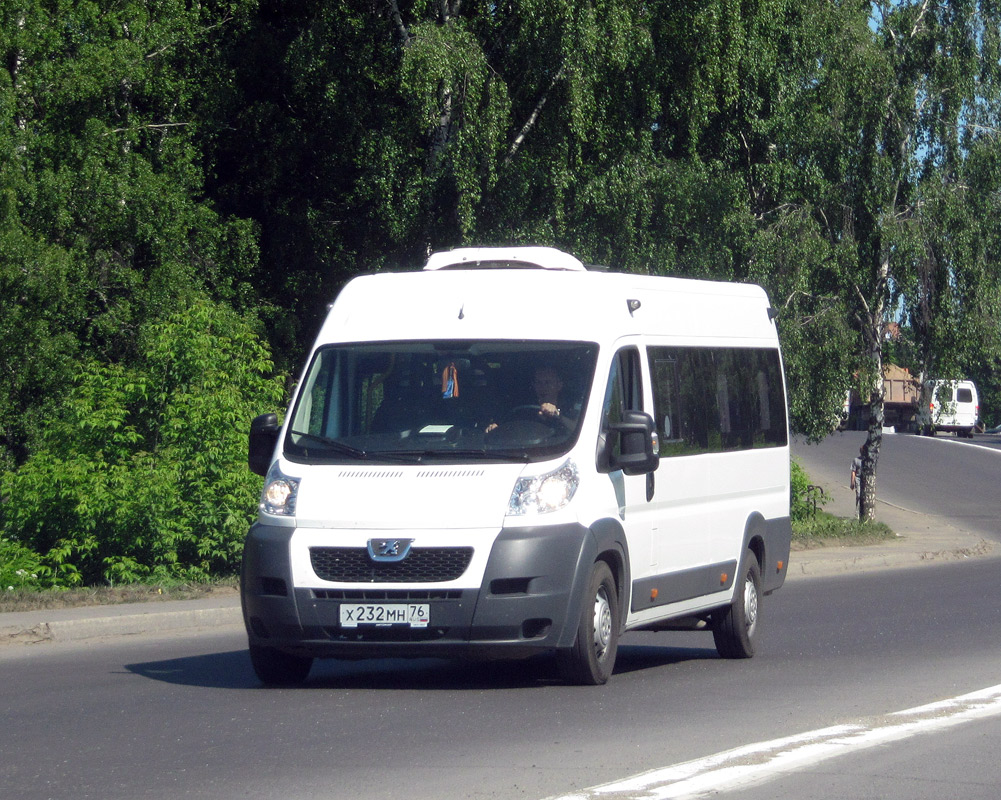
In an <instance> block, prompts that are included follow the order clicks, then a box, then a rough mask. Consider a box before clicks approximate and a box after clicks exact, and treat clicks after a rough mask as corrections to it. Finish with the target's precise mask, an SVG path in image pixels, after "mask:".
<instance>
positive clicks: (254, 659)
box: [250, 644, 313, 686]
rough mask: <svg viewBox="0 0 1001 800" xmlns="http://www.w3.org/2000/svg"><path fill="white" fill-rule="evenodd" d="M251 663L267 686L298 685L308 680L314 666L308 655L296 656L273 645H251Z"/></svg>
mask: <svg viewBox="0 0 1001 800" xmlns="http://www.w3.org/2000/svg"><path fill="white" fill-rule="evenodd" d="M250 663H251V664H252V665H253V667H254V673H255V674H256V675H257V677H258V679H259V680H260V681H261V683H263V684H265V685H266V686H298V685H299V684H301V683H302V682H303V681H305V680H306V676H307V675H309V670H310V668H311V667H312V666H313V659H312V658H309V657H308V656H294V655H291V654H289V653H283V652H282V651H281V650H276V649H275V648H273V647H262V646H261V645H258V644H252V645H250Z"/></svg>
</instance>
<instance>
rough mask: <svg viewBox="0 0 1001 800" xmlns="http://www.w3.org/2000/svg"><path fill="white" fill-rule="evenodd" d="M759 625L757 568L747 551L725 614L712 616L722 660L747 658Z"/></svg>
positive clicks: (759, 592) (759, 597) (759, 608)
mask: <svg viewBox="0 0 1001 800" xmlns="http://www.w3.org/2000/svg"><path fill="white" fill-rule="evenodd" d="M760 622H761V568H760V567H759V566H758V557H757V556H756V555H754V552H753V551H751V550H748V551H747V552H746V553H745V554H744V568H743V570H742V573H741V576H740V582H739V583H738V585H737V591H736V592H735V593H734V597H733V602H732V603H731V604H730V605H729V606H728V607H727V609H726V611H724V612H722V613H721V614H719V615H718V616H714V617H713V639H714V640H715V642H716V651H717V652H718V653H719V654H720V656H722V657H723V658H751V656H753V655H754V650H755V646H756V642H757V634H758V628H759V626H760Z"/></svg>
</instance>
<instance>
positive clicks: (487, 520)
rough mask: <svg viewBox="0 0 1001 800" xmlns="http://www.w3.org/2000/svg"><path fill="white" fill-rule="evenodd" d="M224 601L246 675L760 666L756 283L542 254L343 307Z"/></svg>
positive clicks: (785, 455)
mask: <svg viewBox="0 0 1001 800" xmlns="http://www.w3.org/2000/svg"><path fill="white" fill-rule="evenodd" d="M249 461H250V466H251V468H252V469H253V470H254V471H255V472H257V473H258V474H260V475H263V476H264V478H265V482H264V489H263V493H262V497H261V503H260V511H259V516H258V519H257V522H256V523H255V524H254V525H253V526H252V528H251V530H250V533H249V535H248V537H247V540H246V546H245V550H244V560H243V571H242V579H241V593H242V604H243V614H244V619H245V622H246V628H247V634H248V638H249V646H250V655H251V660H252V662H253V666H254V669H255V671H256V673H257V675H258V677H259V678H260V680H261V681H262V682H264V683H266V684H277V685H290V684H296V683H300V682H302V681H304V680H305V679H306V677H307V676H308V673H309V671H310V669H311V665H312V664H313V661H314V659H316V658H352V659H354V658H369V657H375V658H379V657H396V656H406V657H419V656H425V657H426V656H443V657H473V658H519V657H525V656H531V655H534V654H541V653H551V654H553V655H554V656H555V661H556V663H557V665H558V667H559V671H560V674H561V676H562V677H563V678H564V679H565V680H566V681H568V682H570V683H576V684H592V685H593V684H601V683H604V682H605V681H606V680H607V679H608V678H609V676H610V675H611V673H612V670H613V667H614V664H615V656H616V649H617V646H618V642H619V637H620V636H621V635H622V634H623V633H625V632H627V631H664V630H679V629H680V630H705V631H706V632H707V633H708V632H711V633H712V635H713V637H714V641H715V645H716V648H717V650H718V652H719V654H720V655H721V656H723V657H725V658H747V657H750V656H752V655H753V654H754V651H755V647H756V644H757V639H758V632H759V626H760V624H761V611H762V599H763V598H764V597H765V596H767V595H768V594H770V593H771V592H773V591H774V590H776V589H778V588H779V587H780V586H781V585H782V584H783V582H784V580H785V576H786V573H787V571H788V560H789V544H790V531H791V528H790V520H789V433H788V421H787V411H786V394H785V385H784V378H783V370H782V359H781V356H780V352H779V342H778V336H777V333H776V327H775V321H774V313H773V311H772V309H771V307H770V305H769V302H768V298H767V297H766V294H765V292H764V291H763V290H762V289H761V288H760V287H757V286H752V285H744V284H734V283H721V282H710V281H696V280H686V279H677V278H663V277H653V276H644V275H633V274H622V273H613V272H609V271H606V270H598V269H593V268H586V267H585V266H584V265H583V264H581V262H580V261H579V260H577V259H576V258H574V257H573V256H571V255H568V254H566V253H563V252H560V251H558V250H555V249H551V248H544V247H512V248H464V249H457V250H452V251H448V252H441V253H435V254H434V255H432V256H431V258H430V260H429V261H428V263H427V266H426V267H425V268H424V269H423V270H421V271H416V272H409V273H380V274H374V275H368V276H363V277H358V278H355V279H354V280H352V281H350V282H349V283H348V284H347V285H346V286H345V287H344V288H343V290H342V291H341V292H340V294H339V295H338V297H337V299H336V301H335V302H334V303H333V304H332V306H331V308H330V311H329V314H328V316H327V319H326V321H325V323H324V324H323V326H322V329H321V330H320V332H319V335H318V336H317V339H316V342H315V344H314V346H313V348H312V351H311V352H310V354H309V357H308V359H307V362H306V366H305V369H304V371H303V373H302V376H301V378H300V380H299V382H298V384H297V388H296V390H295V391H294V393H293V396H292V398H291V402H290V405H289V411H288V413H287V415H286V416H285V419H284V421H283V422H282V423H281V424H279V422H278V418H277V416H276V415H275V414H265V415H262V416H260V417H258V418H257V419H255V420H254V421H253V423H252V425H251V433H250V448H249Z"/></svg>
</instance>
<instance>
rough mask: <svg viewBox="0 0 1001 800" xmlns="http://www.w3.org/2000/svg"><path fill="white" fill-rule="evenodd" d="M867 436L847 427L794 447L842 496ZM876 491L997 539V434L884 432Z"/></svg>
mask: <svg viewBox="0 0 1001 800" xmlns="http://www.w3.org/2000/svg"><path fill="white" fill-rule="evenodd" d="M865 436H866V435H865V433H863V432H856V431H846V432H844V433H835V434H833V435H831V436H829V437H827V439H825V440H824V441H823V442H821V443H820V444H817V445H807V444H805V443H803V442H796V443H795V445H794V447H793V453H794V456H795V457H796V458H797V459H798V460H799V462H800V463H801V464H802V465H803V467H804V468H805V469H806V470H807V472H808V474H809V475H810V476H811V478H814V479H815V480H817V481H818V482H821V483H825V484H827V485H828V486H829V487H835V491H836V490H837V489H838V488H840V489H841V490H843V492H844V494H843V495H842V498H843V497H844V496H849V495H848V489H847V484H848V472H849V468H850V466H851V462H852V459H853V458H855V456H857V455H858V451H859V447H860V446H861V445H862V443H863V442H864V441H865ZM876 494H877V497H878V498H879V499H880V500H882V501H884V502H888V503H892V504H894V505H896V506H899V507H901V508H905V509H907V510H909V511H914V512H917V513H921V514H928V515H931V516H934V517H938V518H940V519H942V520H943V521H945V522H946V523H947V524H950V525H954V526H957V527H960V528H962V529H964V530H967V531H970V532H974V533H977V534H980V535H982V536H985V537H987V538H989V539H992V540H994V541H1001V436H998V435H991V434H977V435H975V436H974V438H973V439H957V438H955V437H953V436H946V435H943V434H940V435H939V436H935V437H929V436H915V435H911V434H887V435H884V436H883V442H882V446H881V448H880V454H879V461H878V463H877V472H876ZM851 502H853V501H851V500H850V501H849V503H851Z"/></svg>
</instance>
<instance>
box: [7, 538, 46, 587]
mask: <svg viewBox="0 0 1001 800" xmlns="http://www.w3.org/2000/svg"><path fill="white" fill-rule="evenodd" d="M42 573H43V570H42V563H41V560H40V559H39V557H38V554H37V553H35V552H34V551H32V550H29V549H28V548H27V547H24V546H23V545H20V544H18V543H17V542H12V541H11V540H9V539H6V538H3V537H0V592H13V591H21V590H24V589H40V588H42V587H43V586H44V581H43V580H42V578H41V577H40V576H41V575H42Z"/></svg>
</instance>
